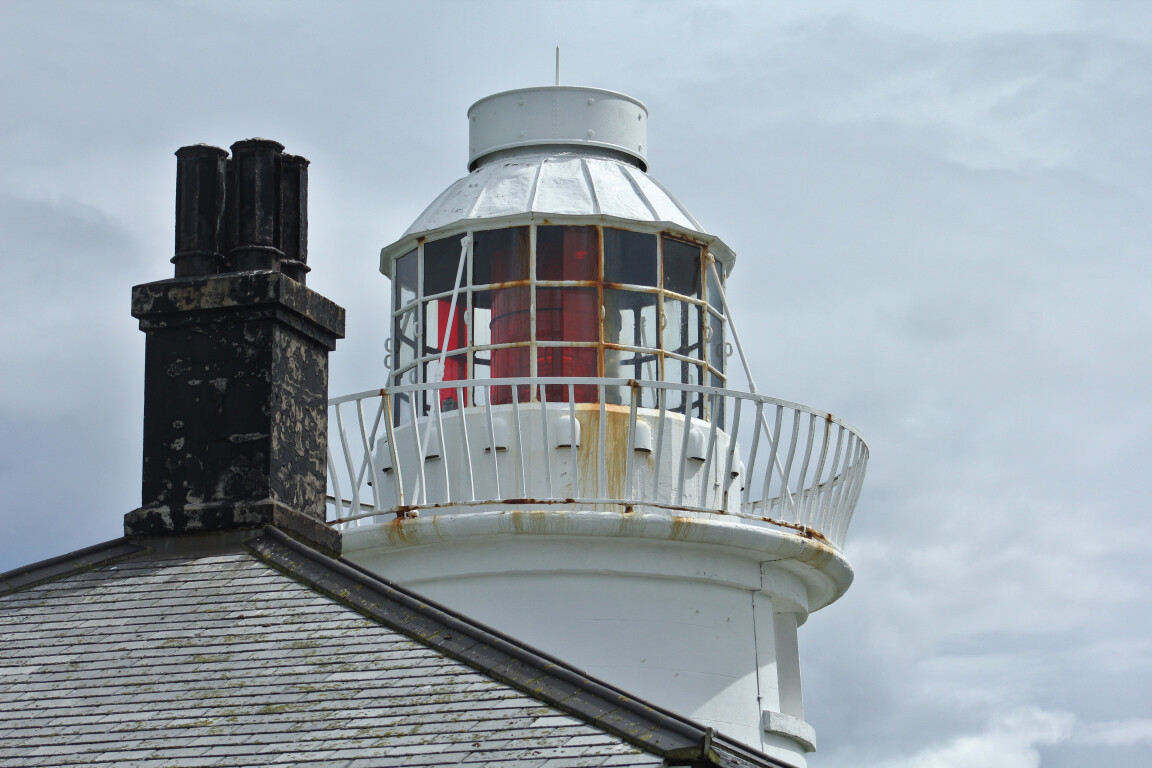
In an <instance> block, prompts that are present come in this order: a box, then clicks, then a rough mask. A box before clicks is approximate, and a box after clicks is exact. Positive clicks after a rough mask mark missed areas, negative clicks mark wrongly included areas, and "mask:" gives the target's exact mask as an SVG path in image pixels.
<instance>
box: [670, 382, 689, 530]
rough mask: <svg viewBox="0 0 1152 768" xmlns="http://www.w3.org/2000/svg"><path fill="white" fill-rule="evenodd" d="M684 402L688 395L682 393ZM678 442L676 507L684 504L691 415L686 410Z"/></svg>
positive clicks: (674, 502) (686, 400)
mask: <svg viewBox="0 0 1152 768" xmlns="http://www.w3.org/2000/svg"><path fill="white" fill-rule="evenodd" d="M683 396H684V402H685V403H687V402H688V393H686V392H685V393H683ZM682 434H683V438H682V439H681V440H680V471H679V472H678V473H677V475H676V496H675V497H674V498H675V501H673V502H672V503H673V504H674V505H676V506H677V507H678V506H680V505H681V504H683V503H684V475H685V473H686V472H687V471H688V440H689V439H690V438H691V437H692V414H691V412H690V411H689V409H688V408H685V409H684V431H683V433H682Z"/></svg>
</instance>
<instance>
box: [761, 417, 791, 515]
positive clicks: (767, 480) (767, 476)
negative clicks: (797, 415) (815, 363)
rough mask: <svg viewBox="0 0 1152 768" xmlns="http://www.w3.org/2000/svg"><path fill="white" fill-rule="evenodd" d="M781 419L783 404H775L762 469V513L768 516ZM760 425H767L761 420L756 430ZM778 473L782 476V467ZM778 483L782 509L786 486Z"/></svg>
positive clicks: (778, 457) (776, 461)
mask: <svg viewBox="0 0 1152 768" xmlns="http://www.w3.org/2000/svg"><path fill="white" fill-rule="evenodd" d="M783 419H784V406H783V405H780V404H777V405H776V421H775V423H774V426H773V427H772V434H770V435H769V436H768V439H769V441H770V444H771V447H770V448H769V449H768V467H767V468H766V469H765V470H764V498H763V502H762V509H763V510H764V514H765V515H767V516H768V517H772V509H771V508H770V507H769V501H770V500H771V498H772V496H771V493H770V491H771V487H772V472H773V470H775V469H776V467H777V466H779V464H780V455H779V451H780V432H781V429H780V425H781V422H782V421H783ZM760 426H767V425H765V424H764V423H763V422H761V424H759V425H757V431H759V429H760ZM780 474H781V476H783V474H784V470H783V469H781V470H780ZM780 485H781V488H780V508H781V509H783V508H784V494H786V493H788V489H787V488H786V487H784V486H785V485H786V483H785V482H781V484H780Z"/></svg>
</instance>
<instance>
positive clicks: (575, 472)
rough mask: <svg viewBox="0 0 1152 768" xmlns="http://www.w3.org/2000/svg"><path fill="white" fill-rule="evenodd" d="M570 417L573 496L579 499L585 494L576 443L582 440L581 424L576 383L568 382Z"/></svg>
mask: <svg viewBox="0 0 1152 768" xmlns="http://www.w3.org/2000/svg"><path fill="white" fill-rule="evenodd" d="M568 419H569V420H570V421H571V429H572V434H571V436H570V437H569V442H571V443H572V445H571V446H570V449H571V452H572V453H571V455H572V496H571V498H573V499H578V498H580V497H581V496H583V495H584V494H583V493H581V491H580V452H579V447H578V446H577V445H576V444H577V443H579V442H580V439H579V436H578V435H577V433H578V432H579V431H580V424H579V423H578V422H577V421H576V385H575V384H571V383H569V384H568Z"/></svg>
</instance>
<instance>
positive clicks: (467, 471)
mask: <svg viewBox="0 0 1152 768" xmlns="http://www.w3.org/2000/svg"><path fill="white" fill-rule="evenodd" d="M471 394H472V393H471V391H470V390H469V389H468V388H467V387H459V388H457V390H456V396H457V398H458V399H457V401H456V402H458V403H467V402H468V401H467V400H465V399H464V398H465V396H469V397H470V396H471ZM456 413H457V414H458V415H459V417H460V439H461V440H462V441H463V443H464V476H465V477H467V478H468V501H476V480H475V477H474V473H473V472H472V444H471V442H470V441H469V440H468V409H467V408H463V407H462V408H460V409H458V410H457V411H456Z"/></svg>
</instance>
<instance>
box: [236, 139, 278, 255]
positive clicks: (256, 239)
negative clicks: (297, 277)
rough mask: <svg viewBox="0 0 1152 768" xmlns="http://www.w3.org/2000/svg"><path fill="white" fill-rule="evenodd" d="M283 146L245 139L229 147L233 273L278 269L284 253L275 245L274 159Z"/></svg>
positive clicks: (275, 193)
mask: <svg viewBox="0 0 1152 768" xmlns="http://www.w3.org/2000/svg"><path fill="white" fill-rule="evenodd" d="M283 151H284V145H283V144H281V143H280V142H278V141H271V140H270V139H246V140H244V141H238V142H236V143H235V144H233V145H232V164H231V165H232V181H233V189H234V190H235V196H234V198H233V201H234V202H233V203H232V205H231V207H232V215H233V221H234V228H233V231H234V232H235V237H234V238H233V243H234V244H233V246H232V250H231V251H230V252H229V254H228V261H229V266H230V267H231V271H234V272H247V271H250V270H260V269H279V267H280V261H281V260H282V259H283V258H284V253H283V251H281V250H280V249H279V247H277V246H278V243H277V242H276V241H277V239H278V238H277V222H276V219H277V214H278V213H279V210H278V205H277V202H278V201H277V198H278V197H279V194H278V193H279V188H280V184H279V179H278V178H277V177H278V173H277V172H278V170H279V169H278V167H277V166H278V165H279V163H278V162H277V158H278V157H279V155H281V154H282V153H283Z"/></svg>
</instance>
